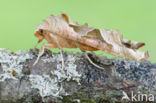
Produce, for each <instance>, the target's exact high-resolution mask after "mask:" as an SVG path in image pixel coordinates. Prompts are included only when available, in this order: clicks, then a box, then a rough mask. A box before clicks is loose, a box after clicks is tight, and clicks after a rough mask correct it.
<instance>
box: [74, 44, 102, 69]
mask: <svg viewBox="0 0 156 103" xmlns="http://www.w3.org/2000/svg"><path fill="white" fill-rule="evenodd" d="M75 44H76V46H77V47H78V48H79V49H80V50H81V51H82V52H84V54H85V57H86V58H87V59H88V61H89V62H90V63H91V64H92V65H94V66H95V67H97V68H99V69H101V70H104V68H103V67H100V66H98V65H97V64H95V63H94V62H93V61H92V60H91V59H90V58H89V56H88V55H87V53H86V51H85V50H84V49H82V48H81V47H80V46H79V44H78V43H75ZM93 53H94V52H93ZM94 55H95V53H94Z"/></svg>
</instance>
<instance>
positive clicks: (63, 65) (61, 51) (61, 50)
mask: <svg viewBox="0 0 156 103" xmlns="http://www.w3.org/2000/svg"><path fill="white" fill-rule="evenodd" d="M59 50H60V55H61V58H62V70H63V68H64V67H65V64H64V58H63V49H62V48H59Z"/></svg>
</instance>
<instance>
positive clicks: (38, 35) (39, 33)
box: [34, 29, 44, 39]
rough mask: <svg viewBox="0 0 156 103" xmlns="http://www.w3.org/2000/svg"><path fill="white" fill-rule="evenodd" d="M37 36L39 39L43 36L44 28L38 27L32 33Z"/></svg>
mask: <svg viewBox="0 0 156 103" xmlns="http://www.w3.org/2000/svg"><path fill="white" fill-rule="evenodd" d="M34 35H35V36H36V37H37V38H39V39H43V38H44V30H43V29H39V30H38V31H36V32H35V34H34Z"/></svg>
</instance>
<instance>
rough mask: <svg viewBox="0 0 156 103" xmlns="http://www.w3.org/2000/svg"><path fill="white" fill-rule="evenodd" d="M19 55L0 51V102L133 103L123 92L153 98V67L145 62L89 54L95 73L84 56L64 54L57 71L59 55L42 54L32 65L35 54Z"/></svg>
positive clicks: (155, 75) (155, 88)
mask: <svg viewBox="0 0 156 103" xmlns="http://www.w3.org/2000/svg"><path fill="white" fill-rule="evenodd" d="M23 52H24V51H21V52H20V53H19V52H18V53H16V52H15V53H13V52H10V51H7V50H1V51H0V64H1V65H0V103H125V102H131V103H132V101H131V100H125V99H124V100H122V97H123V92H125V93H127V95H128V96H129V97H131V93H132V91H133V93H134V94H138V92H139V93H140V94H141V93H144V94H152V95H156V86H155V83H156V65H155V64H152V63H150V62H149V61H141V62H137V61H132V60H123V59H108V58H107V57H105V56H98V57H97V56H95V55H92V54H88V55H89V57H90V58H91V59H92V61H93V62H94V63H96V64H98V65H99V66H101V67H103V68H105V70H100V69H98V68H96V67H95V66H93V65H92V64H90V63H89V62H88V60H87V59H86V58H85V56H84V54H83V53H70V52H64V53H63V56H64V61H65V67H64V69H63V70H62V68H61V56H60V54H57V53H51V51H49V50H46V51H45V53H44V55H43V56H42V57H41V58H40V60H39V62H38V63H37V64H36V65H35V66H33V63H34V62H35V60H36V58H37V54H38V50H37V49H36V50H29V51H27V52H24V53H23ZM5 53H6V54H7V55H6V54H5ZM27 55H29V56H28V57H27V58H26V56H27ZM4 56H6V57H5V58H3V57H4ZM7 56H8V57H7ZM15 57H17V58H16V59H15ZM20 57H21V58H22V59H21V58H20ZM23 58H25V59H24V60H23ZM5 60H6V61H5ZM11 60H14V61H12V62H10V61H11ZM20 60H21V61H20ZM18 61H19V62H18ZM7 62H9V63H8V64H7ZM14 63H15V64H16V65H14ZM8 68H9V69H8ZM20 69H21V71H20ZM137 97H138V95H137ZM130 99H131V98H130ZM136 99H137V101H139V100H138V98H136ZM143 99H144V100H143V101H144V102H145V101H146V100H145V99H146V98H143ZM147 101H149V99H148V100H147ZM141 102H142V101H141Z"/></svg>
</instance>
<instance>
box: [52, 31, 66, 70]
mask: <svg viewBox="0 0 156 103" xmlns="http://www.w3.org/2000/svg"><path fill="white" fill-rule="evenodd" d="M50 36H51V37H53V38H54V40H55V42H56V45H57V47H58V48H59V50H60V54H61V58H62V70H63V68H64V67H65V64H64V59H63V52H62V51H63V49H62V47H61V46H60V44H59V42H58V39H57V38H56V37H55V36H54V35H53V34H52V33H51V34H50Z"/></svg>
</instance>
